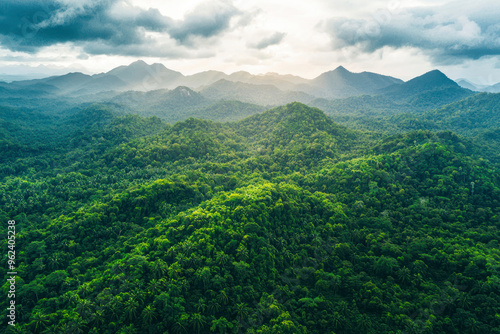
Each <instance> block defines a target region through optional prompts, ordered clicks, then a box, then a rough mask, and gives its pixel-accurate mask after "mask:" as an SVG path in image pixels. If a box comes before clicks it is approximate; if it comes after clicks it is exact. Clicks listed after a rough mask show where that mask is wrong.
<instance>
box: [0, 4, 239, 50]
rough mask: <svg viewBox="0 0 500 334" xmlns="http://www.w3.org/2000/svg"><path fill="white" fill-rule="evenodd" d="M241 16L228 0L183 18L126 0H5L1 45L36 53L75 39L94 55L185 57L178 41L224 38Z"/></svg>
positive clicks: (1, 12)
mask: <svg viewBox="0 0 500 334" xmlns="http://www.w3.org/2000/svg"><path fill="white" fill-rule="evenodd" d="M238 14H239V12H238V10H237V9H236V8H235V7H234V6H232V5H231V3H230V2H228V1H222V0H221V1H215V2H214V1H210V2H207V3H205V4H201V5H199V6H198V7H196V8H195V9H194V10H193V11H191V12H190V13H188V14H187V15H186V16H185V17H184V19H183V20H173V19H172V18H170V17H167V16H164V15H162V14H161V13H160V12H159V11H158V10H157V9H149V10H144V9H141V8H139V7H136V6H132V5H130V4H129V3H128V2H126V1H122V0H85V1H76V0H45V1H34V0H25V1H18V0H2V2H1V3H0V45H1V46H2V47H4V48H7V49H9V50H11V51H21V52H25V53H32V54H33V53H36V52H38V51H39V50H40V49H41V48H43V47H47V46H52V45H56V44H61V43H63V44H64V43H72V44H73V45H75V46H80V47H82V49H83V50H84V52H87V53H89V54H115V55H134V56H167V57H170V56H172V57H176V56H182V55H184V54H183V52H181V51H179V50H175V51H174V50H172V47H176V45H175V44H176V43H177V46H181V47H183V46H184V45H186V46H192V45H193V41H194V40H195V39H196V38H197V39H201V40H203V39H208V38H211V37H214V36H218V35H220V34H221V33H223V32H224V31H225V30H226V29H228V28H229V27H230V20H231V18H232V17H234V16H236V15H238ZM154 34H156V35H155V37H152V35H154ZM168 40H170V41H172V43H170V44H169V43H166V42H165V41H168ZM161 47H169V48H170V49H168V50H166V49H162V48H161Z"/></svg>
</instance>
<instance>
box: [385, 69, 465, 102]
mask: <svg viewBox="0 0 500 334" xmlns="http://www.w3.org/2000/svg"><path fill="white" fill-rule="evenodd" d="M379 93H381V94H383V95H385V96H387V97H388V98H390V99H393V100H394V101H398V102H404V103H409V104H410V105H413V106H414V107H415V108H416V109H418V110H430V109H434V108H438V107H440V106H443V105H446V104H448V103H452V102H455V101H458V100H461V99H464V98H466V97H468V96H471V95H473V94H474V92H473V91H471V90H469V89H465V88H462V87H460V86H459V85H458V84H457V83H456V82H455V81H453V80H451V79H449V78H448V77H447V76H446V75H445V74H444V73H442V72H441V71H439V70H433V71H430V72H427V73H425V74H423V75H421V76H419V77H416V78H414V79H411V80H409V81H407V82H405V83H403V84H400V85H393V86H389V87H386V88H384V89H381V90H379Z"/></svg>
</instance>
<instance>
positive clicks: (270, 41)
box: [247, 32, 286, 50]
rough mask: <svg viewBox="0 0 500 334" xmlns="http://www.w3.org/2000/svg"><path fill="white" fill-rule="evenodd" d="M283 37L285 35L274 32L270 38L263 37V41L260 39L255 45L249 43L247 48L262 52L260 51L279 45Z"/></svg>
mask: <svg viewBox="0 0 500 334" xmlns="http://www.w3.org/2000/svg"><path fill="white" fill-rule="evenodd" d="M285 36H286V34H285V33H282V32H275V33H274V34H272V35H271V36H268V37H264V38H263V39H261V40H260V41H258V42H256V43H249V44H248V45H247V46H248V47H250V48H253V49H258V50H262V49H265V48H267V47H268V46H271V45H276V44H279V43H281V41H282V40H283V38H284V37H285Z"/></svg>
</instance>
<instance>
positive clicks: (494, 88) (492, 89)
mask: <svg viewBox="0 0 500 334" xmlns="http://www.w3.org/2000/svg"><path fill="white" fill-rule="evenodd" d="M481 91H483V92H488V93H500V82H499V83H497V84H494V85H491V86H488V87H486V88H483V89H482V90H481Z"/></svg>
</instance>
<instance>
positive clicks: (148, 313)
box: [142, 305, 156, 326]
mask: <svg viewBox="0 0 500 334" xmlns="http://www.w3.org/2000/svg"><path fill="white" fill-rule="evenodd" d="M155 312H156V309H155V308H154V307H153V306H151V305H148V306H146V307H145V308H144V310H142V320H143V321H144V323H145V324H146V325H148V326H151V323H152V322H153V320H155V319H156V316H155Z"/></svg>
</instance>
